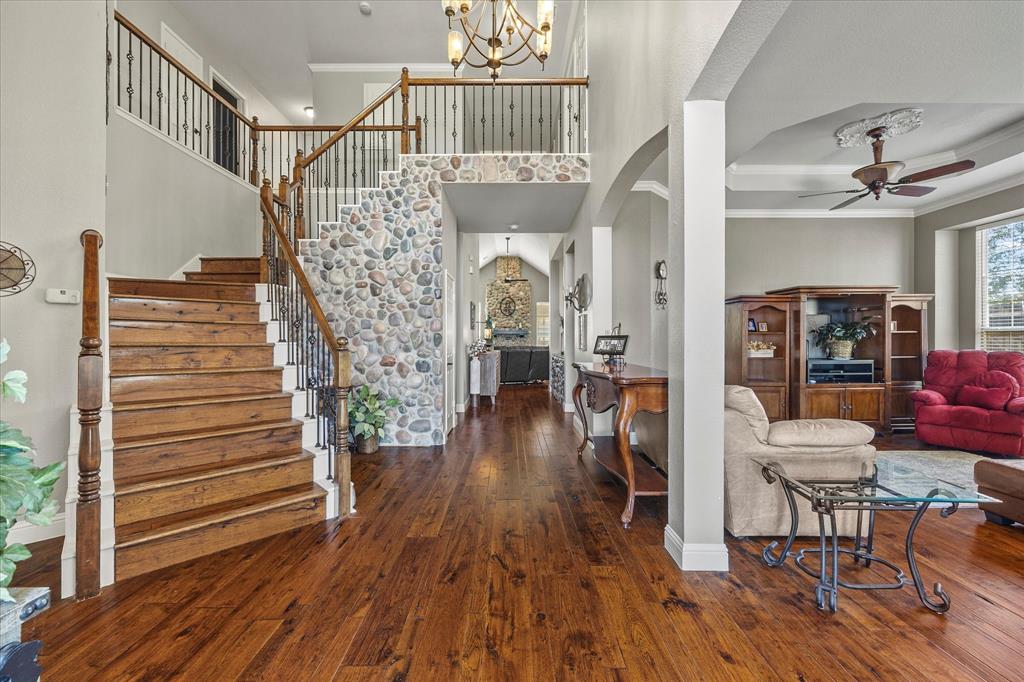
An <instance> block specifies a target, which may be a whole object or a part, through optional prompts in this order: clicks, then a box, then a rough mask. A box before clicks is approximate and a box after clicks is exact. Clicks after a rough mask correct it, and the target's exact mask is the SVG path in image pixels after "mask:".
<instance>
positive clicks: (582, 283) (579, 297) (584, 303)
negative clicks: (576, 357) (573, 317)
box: [565, 272, 593, 350]
mask: <svg viewBox="0 0 1024 682" xmlns="http://www.w3.org/2000/svg"><path fill="white" fill-rule="evenodd" d="M592 295H593V288H592V287H591V285H590V275H588V274H587V273H585V272H584V273H583V274H582V275H580V276H579V279H577V280H576V284H575V285H574V286H573V288H572V291H570V292H569V293H567V294H566V295H565V301H566V303H568V304H569V305H571V306H572V309H573V310H575V311H576V312H578V313H579V312H583V311H584V310H586V309H587V308H589V307H590V298H591V296H592ZM584 350H586V348H584Z"/></svg>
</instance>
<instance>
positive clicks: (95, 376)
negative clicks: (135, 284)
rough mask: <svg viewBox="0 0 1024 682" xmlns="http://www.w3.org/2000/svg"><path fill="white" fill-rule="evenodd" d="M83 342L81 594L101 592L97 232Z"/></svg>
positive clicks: (85, 242) (87, 261)
mask: <svg viewBox="0 0 1024 682" xmlns="http://www.w3.org/2000/svg"><path fill="white" fill-rule="evenodd" d="M80 240H81V242H82V246H83V247H84V249H85V257H84V267H83V275H82V338H81V340H80V341H79V345H80V346H81V350H80V351H79V352H78V424H79V426H80V427H81V433H80V435H79V439H78V503H77V505H76V508H75V596H76V597H77V598H78V599H85V598H87V597H93V596H95V595H96V594H98V593H99V591H100V458H101V455H102V450H103V448H102V444H101V440H100V418H101V417H100V410H101V409H102V408H103V340H102V339H101V338H100V247H101V246H103V237H102V236H100V233H99V232H97V231H96V230H86V231H84V232H82V235H81V238H80Z"/></svg>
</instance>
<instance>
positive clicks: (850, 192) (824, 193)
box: [797, 188, 864, 199]
mask: <svg viewBox="0 0 1024 682" xmlns="http://www.w3.org/2000/svg"><path fill="white" fill-rule="evenodd" d="M863 191H864V189H863V188H858V189H841V190H839V191H836V192H818V193H817V194H801V195H800V196H798V197H797V199H806V198H807V197H823V196H826V195H828V194H856V193H857V192H863Z"/></svg>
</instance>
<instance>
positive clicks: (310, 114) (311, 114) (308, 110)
mask: <svg viewBox="0 0 1024 682" xmlns="http://www.w3.org/2000/svg"><path fill="white" fill-rule="evenodd" d="M302 110H303V111H305V112H306V118H310V119H312V118H315V117H316V112H315V111H313V107H304V108H303V109H302Z"/></svg>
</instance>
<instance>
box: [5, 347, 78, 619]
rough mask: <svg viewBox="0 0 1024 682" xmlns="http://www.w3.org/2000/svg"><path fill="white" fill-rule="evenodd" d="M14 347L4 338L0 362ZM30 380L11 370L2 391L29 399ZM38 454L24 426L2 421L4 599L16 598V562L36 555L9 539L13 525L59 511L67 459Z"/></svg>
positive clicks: (39, 521)
mask: <svg viewBox="0 0 1024 682" xmlns="http://www.w3.org/2000/svg"><path fill="white" fill-rule="evenodd" d="M10 349H11V347H10V346H9V345H8V343H7V340H6V339H2V340H0V364H3V363H4V362H6V361H7V353H8V352H9V351H10ZM26 381H28V376H27V375H26V374H25V372H23V371H21V370H17V369H14V370H11V371H9V372H7V373H6V374H5V375H4V377H3V382H2V388H0V395H2V396H3V398H5V399H6V398H10V399H13V400H14V401H15V402H19V403H23V402H25V396H26V395H27V393H28V389H26V388H25V382H26ZM34 457H35V450H34V446H33V445H32V440H31V439H30V438H29V437H28V436H26V435H25V434H24V433H22V432H21V430H20V429H18V428H15V427H14V426H11V425H10V424H8V423H7V422H5V421H0V602H5V601H6V602H10V601H14V598H13V597H12V596H11V593H10V592H9V591H8V589H7V587H8V586H9V585H10V584H11V580H12V579H13V578H14V569H15V564H16V563H17V562H19V561H24V560H25V559H27V558H29V557H30V556H32V553H31V552H29V551H28V548H27V547H25V545H23V544H21V543H15V544H8V543H7V536H8V533H9V532H10V529H11V526H13V525H14V523H15V521H17V519H18V516H19V515H22V514H23V515H24V518H25V520H26V521H28V522H29V523H33V524H35V525H37V526H48V525H50V524H51V523H52V522H53V515H54V513H55V512H56V511H57V501H56V500H54V499H52V495H53V485H54V484H55V483H56V482H57V480H58V479H59V478H60V475H61V472H62V471H63V470H64V462H54V463H53V464H48V465H47V466H44V467H37V466H35V461H34Z"/></svg>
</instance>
